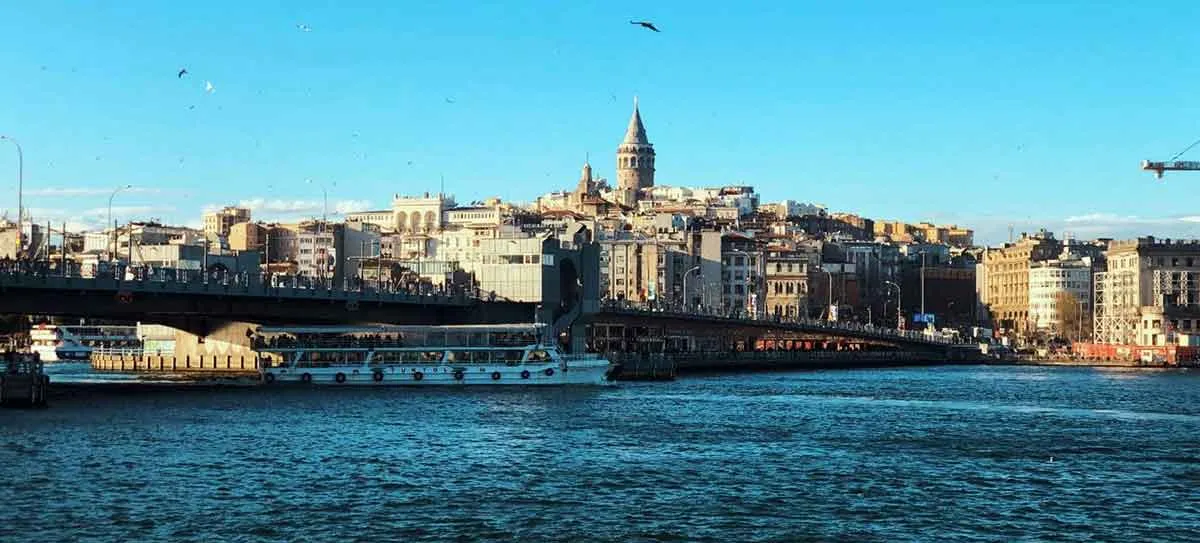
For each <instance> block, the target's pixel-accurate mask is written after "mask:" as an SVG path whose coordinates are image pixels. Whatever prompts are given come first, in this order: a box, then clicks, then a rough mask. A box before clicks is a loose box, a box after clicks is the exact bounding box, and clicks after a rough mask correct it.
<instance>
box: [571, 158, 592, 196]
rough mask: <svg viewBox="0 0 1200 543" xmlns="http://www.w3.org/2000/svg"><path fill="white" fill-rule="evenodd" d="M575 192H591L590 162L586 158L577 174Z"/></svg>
mask: <svg viewBox="0 0 1200 543" xmlns="http://www.w3.org/2000/svg"><path fill="white" fill-rule="evenodd" d="M575 192H577V193H579V194H588V193H590V192H592V164H591V162H590V161H589V160H587V159H584V161H583V171H582V172H580V174H579V185H578V186H577V187H575Z"/></svg>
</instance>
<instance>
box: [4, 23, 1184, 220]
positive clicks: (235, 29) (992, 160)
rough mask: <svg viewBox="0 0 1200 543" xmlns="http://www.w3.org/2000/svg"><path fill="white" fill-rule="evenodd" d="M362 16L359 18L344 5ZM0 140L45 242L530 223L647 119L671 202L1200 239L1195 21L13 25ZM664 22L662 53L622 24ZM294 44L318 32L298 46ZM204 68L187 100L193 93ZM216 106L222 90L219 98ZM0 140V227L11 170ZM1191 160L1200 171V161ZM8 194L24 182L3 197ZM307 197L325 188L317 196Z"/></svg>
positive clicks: (602, 169) (608, 172) (603, 167)
mask: <svg viewBox="0 0 1200 543" xmlns="http://www.w3.org/2000/svg"><path fill="white" fill-rule="evenodd" d="M341 4H347V5H341ZM3 12H4V15H3V17H0V42H2V46H0V134H7V135H10V136H12V137H15V138H17V139H18V140H20V141H21V143H22V144H23V146H24V149H25V159H26V160H25V162H26V164H25V188H26V205H27V207H30V208H31V209H33V212H34V214H35V219H39V220H42V221H44V220H53V221H54V222H60V221H63V220H70V221H71V222H72V223H73V224H78V225H81V226H83V225H91V226H95V225H98V224H100V223H102V222H103V220H104V218H103V217H104V211H106V210H105V206H106V203H107V200H108V194H109V193H110V192H111V190H112V188H114V187H117V186H120V185H123V184H126V183H128V184H132V185H134V187H135V188H136V189H137V190H136V191H130V192H125V193H122V194H120V195H118V196H117V197H116V203H115V204H114V216H115V217H116V218H119V219H121V220H126V219H130V218H134V219H144V218H151V217H155V218H160V219H163V220H167V221H171V222H177V223H190V224H196V223H197V222H198V221H199V217H200V213H201V210H202V209H203V208H204V207H206V206H215V205H221V204H232V203H238V202H248V203H252V204H254V205H255V207H256V208H257V214H258V215H259V216H263V217H267V218H288V217H295V216H314V215H319V214H320V212H321V209H320V207H321V205H320V201H321V189H320V187H319V186H320V185H322V184H323V185H324V186H325V188H326V189H327V190H328V192H329V199H330V207H331V208H335V209H341V210H343V211H344V210H351V209H359V208H362V207H371V208H383V207H386V206H387V205H388V202H389V201H390V198H391V195H392V194H393V193H417V192H423V191H426V190H429V191H436V190H437V188H438V184H439V178H440V177H441V176H444V177H445V186H446V190H447V192H451V193H454V194H456V195H457V196H458V199H459V200H461V201H469V200H473V199H477V198H481V197H484V196H490V195H498V196H501V197H503V198H505V199H510V200H515V201H530V200H532V199H533V198H534V197H536V196H537V195H538V194H541V193H544V192H547V191H549V190H553V189H557V188H565V187H570V186H572V185H573V184H574V182H575V180H576V179H577V177H578V171H579V167H580V165H581V163H582V162H583V160H584V157H585V155H586V154H588V153H590V156H591V161H592V164H593V166H594V168H595V169H596V171H597V173H598V174H599V175H602V176H605V177H610V178H611V177H613V168H614V164H613V163H614V159H613V153H614V151H615V149H616V146H617V144H618V143H619V141H620V139H621V136H622V135H623V133H624V128H625V125H626V123H627V121H628V117H629V113H630V109H631V101H632V97H633V96H634V95H635V94H636V95H638V96H639V97H640V100H641V105H642V113H643V116H644V119H645V121H646V126H647V131H648V133H649V135H650V139H651V141H652V142H653V143H654V144H655V147H656V149H657V151H658V161H657V167H658V172H657V181H658V183H659V184H666V185H689V186H712V185H721V184H732V183H746V184H752V185H754V186H755V187H757V189H758V190H759V192H760V193H761V194H762V195H763V197H764V199H766V200H779V199H784V198H792V199H798V200H804V201H815V202H819V203H823V204H826V205H828V206H830V208H831V209H834V210H840V211H850V212H857V213H861V214H864V215H866V216H870V217H877V218H895V219H905V220H912V221H916V220H923V219H926V220H936V221H939V222H957V223H960V224H966V225H969V226H973V227H975V228H976V229H977V230H978V231H979V232H980V237H982V238H983V239H984V240H985V241H998V240H1000V239H1001V238H1003V237H1005V236H1006V234H1005V232H1006V231H1007V225H1008V224H1009V223H1013V224H1015V227H1016V229H1017V230H1018V231H1021V230H1031V229H1033V228H1036V227H1038V226H1046V227H1049V228H1052V229H1055V230H1057V231H1062V230H1064V229H1066V230H1069V231H1073V232H1075V233H1076V234H1077V235H1079V236H1096V235H1114V236H1118V237H1128V236H1132V235H1136V234H1139V233H1141V234H1151V233H1155V234H1160V235H1176V236H1178V235H1188V236H1197V237H1200V222H1193V221H1191V220H1190V218H1191V217H1193V216H1200V211H1197V210H1196V204H1195V198H1194V195H1195V194H1196V191H1195V189H1194V188H1193V187H1195V186H1196V184H1197V183H1200V173H1195V174H1188V173H1177V174H1168V176H1167V178H1166V179H1165V180H1164V181H1162V182H1159V181H1155V180H1154V179H1153V177H1152V176H1151V175H1150V174H1147V173H1143V172H1141V171H1139V170H1138V162H1139V161H1140V160H1141V159H1143V158H1152V159H1166V158H1169V157H1170V156H1171V155H1174V154H1175V153H1176V152H1177V151H1179V150H1181V149H1183V148H1184V147H1186V146H1187V145H1188V144H1189V143H1191V142H1192V141H1195V140H1196V139H1198V138H1200V64H1198V63H1196V62H1195V58H1194V54H1195V52H1196V51H1198V50H1200V32H1197V31H1196V26H1195V22H1196V21H1197V20H1200V4H1197V3H1195V2H1166V1H1162V2H1152V3H1130V2H1103V1H1100V2H1097V1H1091V2H1085V1H1078V2H1053V3H1047V2H1005V3H1001V4H1000V5H996V6H993V7H989V6H984V5H982V4H981V3H976V2H950V1H946V2H919V1H916V2H854V1H847V2H794V1H793V2H758V3H754V5H752V6H742V5H737V3H730V2H709V1H695V0H694V1H690V2H657V3H654V4H653V5H647V4H646V3H644V2H623V1H606V2H549V1H537V2H520V3H518V2H437V3H433V2H431V3H410V2H350V3H340V2H299V1H297V2H286V3H284V2H276V3H267V2H256V1H251V2H246V1H241V2H227V1H208V2H187V3H184V2H150V1H132V0H131V1H127V2H119V3H118V2H63V1H52V0H48V1H46V2H8V3H7V5H6V6H5V7H4V8H3ZM634 18H637V19H648V20H652V21H654V22H655V23H656V24H658V25H659V26H660V28H661V29H662V32H661V33H658V34H655V33H652V32H649V31H646V30H643V29H641V28H638V27H634V26H631V25H629V24H628V21H629V20H630V19H634ZM298 24H304V25H308V26H309V27H310V28H311V32H303V31H301V30H300V29H298V28H297V25H298ZM180 68H187V69H188V71H189V72H190V74H189V75H188V76H185V77H184V78H183V79H179V78H177V77H176V75H175V74H176V71H177V70H178V69H180ZM206 80H207V81H211V82H212V84H213V86H214V88H215V92H213V93H212V94H207V93H206V92H205V91H204V82H205V81H206ZM3 147H9V146H7V145H3V142H0V209H8V210H9V215H10V216H13V215H15V208H16V195H15V192H16V191H15V185H16V182H15V170H16V167H15V153H14V152H12V150H11V149H6V148H3ZM1185 158H1200V148H1198V149H1197V150H1196V151H1193V153H1191V154H1189V155H1186V156H1185ZM8 172H12V173H11V174H9V173H8ZM307 179H313V180H314V182H313V183H306V182H305V180H307Z"/></svg>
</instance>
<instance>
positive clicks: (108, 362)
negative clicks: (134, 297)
mask: <svg viewBox="0 0 1200 543" xmlns="http://www.w3.org/2000/svg"><path fill="white" fill-rule="evenodd" d="M258 368H259V360H258V357H257V356H255V355H253V354H249V355H247V354H244V353H243V354H236V355H233V354H224V355H221V354H208V355H205V354H198V355H195V356H192V355H184V356H176V355H173V354H168V355H155V354H93V355H92V369H93V370H96V371H101V372H118V373H170V374H186V373H196V374H221V375H229V376H243V375H244V376H251V375H253V376H257V375H258Z"/></svg>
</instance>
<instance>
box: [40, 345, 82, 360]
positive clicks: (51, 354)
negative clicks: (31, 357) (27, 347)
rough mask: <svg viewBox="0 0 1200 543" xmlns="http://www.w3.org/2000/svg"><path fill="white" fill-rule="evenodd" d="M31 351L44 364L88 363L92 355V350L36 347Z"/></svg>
mask: <svg viewBox="0 0 1200 543" xmlns="http://www.w3.org/2000/svg"><path fill="white" fill-rule="evenodd" d="M31 350H32V351H33V352H35V353H37V355H38V357H40V359H41V361H42V362H87V361H88V360H89V359H90V358H91V355H92V350H91V349H56V348H54V347H40V346H35V347H33V348H32V349H31Z"/></svg>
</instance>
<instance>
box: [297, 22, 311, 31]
mask: <svg viewBox="0 0 1200 543" xmlns="http://www.w3.org/2000/svg"><path fill="white" fill-rule="evenodd" d="M296 28H299V29H300V31H301V32H312V27H311V26H308V25H306V24H304V23H300V24H297V25H296Z"/></svg>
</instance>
